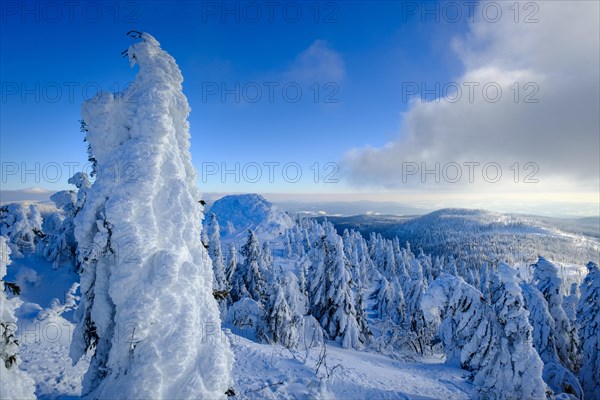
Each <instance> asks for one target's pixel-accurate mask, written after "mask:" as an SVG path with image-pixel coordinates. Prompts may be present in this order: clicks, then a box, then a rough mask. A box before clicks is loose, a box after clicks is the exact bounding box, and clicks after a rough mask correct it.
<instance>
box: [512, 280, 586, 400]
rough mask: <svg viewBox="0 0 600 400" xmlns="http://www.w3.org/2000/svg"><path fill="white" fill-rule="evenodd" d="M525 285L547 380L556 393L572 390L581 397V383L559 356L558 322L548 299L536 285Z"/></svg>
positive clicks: (525, 298)
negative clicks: (556, 322) (549, 307)
mask: <svg viewBox="0 0 600 400" xmlns="http://www.w3.org/2000/svg"><path fill="white" fill-rule="evenodd" d="M521 288H522V290H523V298H524V300H525V305H526V308H527V311H529V322H530V323H531V326H532V328H533V330H532V335H533V346H534V347H535V349H536V350H537V352H538V354H539V355H540V358H541V359H542V361H543V362H544V370H543V378H544V381H545V382H546V383H547V384H548V386H549V387H550V388H551V389H552V390H553V391H554V393H556V394H558V393H569V394H572V395H574V396H575V397H577V398H578V399H581V398H582V396H583V392H582V389H581V385H580V384H579V382H578V381H577V378H576V377H575V375H573V374H572V373H571V372H570V371H569V370H568V369H567V368H565V366H564V365H563V364H562V362H561V361H560V358H559V356H558V352H557V350H556V338H555V337H554V331H555V321H554V318H552V315H550V311H549V310H548V302H546V299H545V298H544V296H543V295H542V293H541V292H540V291H539V290H538V289H537V288H536V287H535V286H534V285H532V284H528V283H522V284H521Z"/></svg>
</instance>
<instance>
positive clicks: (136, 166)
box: [71, 34, 233, 398]
mask: <svg viewBox="0 0 600 400" xmlns="http://www.w3.org/2000/svg"><path fill="white" fill-rule="evenodd" d="M140 39H141V40H140V41H139V42H137V43H135V44H133V45H132V46H130V47H129V49H128V52H127V53H128V55H129V61H130V63H131V65H132V66H133V65H135V64H137V65H139V72H138V75H137V76H136V79H135V82H134V84H132V85H130V86H129V87H128V88H127V89H126V91H125V93H122V94H112V93H100V94H98V95H97V96H96V97H95V98H94V99H92V100H90V101H87V102H85V103H84V105H83V106H82V117H83V119H84V120H85V122H86V139H87V142H88V143H89V145H90V154H91V155H92V156H93V157H94V159H95V160H96V161H97V171H99V172H102V173H98V174H96V179H95V181H94V183H93V184H92V185H91V186H90V188H89V189H88V190H87V195H86V196H87V197H86V200H85V203H84V204H83V206H82V208H81V209H80V211H79V212H78V213H77V216H76V217H75V238H76V240H77V242H78V246H80V248H79V261H80V262H81V279H80V280H81V282H80V284H81V286H80V289H81V302H80V304H79V306H78V309H77V311H76V320H77V321H78V323H77V326H76V328H75V331H74V332H73V340H72V342H71V358H72V359H73V360H74V361H77V360H78V359H79V358H81V357H82V356H84V355H85V354H87V353H92V356H91V360H90V364H89V368H88V371H87V372H86V374H85V376H84V379H83V384H82V386H83V389H82V395H83V396H89V397H93V398H192V397H195V398H198V397H201V398H216V397H222V396H223V395H224V393H225V391H226V390H227V389H228V387H229V386H230V384H231V375H230V373H231V368H232V365H233V354H232V352H231V349H230V348H229V344H228V342H227V341H226V340H223V337H222V336H221V335H220V334H218V333H219V332H218V330H217V331H216V332H213V333H212V334H211V333H210V331H207V329H213V328H207V327H219V326H220V325H221V320H220V316H219V310H218V305H217V302H216V301H215V299H214V297H213V293H212V281H213V272H212V267H211V264H210V262H209V261H208V255H207V254H206V250H205V248H204V247H203V245H202V242H201V240H200V237H201V232H202V226H201V223H202V220H203V218H204V215H203V212H202V207H201V205H200V204H199V203H198V199H199V198H200V197H201V196H200V193H199V190H198V188H197V187H196V173H195V170H194V166H193V164H192V161H191V155H190V152H189V138H190V136H189V124H188V122H187V116H188V114H189V111H190V109H189V105H188V102H187V99H186V98H185V96H184V95H183V92H182V82H183V77H182V75H181V72H180V70H179V67H178V66H177V63H176V62H175V60H174V59H173V57H171V56H170V55H169V54H168V53H166V52H165V51H164V50H162V49H161V48H160V44H159V43H158V41H156V40H155V39H154V38H153V37H152V36H150V35H148V34H142V35H141V37H140ZM123 98H126V99H128V100H129V101H123ZM115 166H117V167H120V168H123V169H125V168H127V172H128V173H127V174H123V175H119V176H118V177H117V179H115V175H113V174H110V173H109V171H113V170H114V168H115ZM125 329H126V330H127V331H126V332H124V330H125ZM198 335H201V339H202V340H200V339H199V337H198ZM124 337H126V338H127V339H126V340H124ZM207 360H210V362H208V363H207ZM164 376H168V377H169V379H163V377H164Z"/></svg>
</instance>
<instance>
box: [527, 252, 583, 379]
mask: <svg viewBox="0 0 600 400" xmlns="http://www.w3.org/2000/svg"><path fill="white" fill-rule="evenodd" d="M533 282H534V283H535V285H536V286H537V288H538V289H539V291H540V292H541V293H542V294H543V295H544V298H545V299H546V301H547V302H548V310H549V311H550V315H552V318H553V319H554V321H555V326H554V329H553V332H552V335H553V336H554V338H555V340H556V341H555V344H556V350H557V352H558V356H559V358H560V360H561V363H562V364H563V365H564V366H565V367H567V368H568V369H569V370H574V367H575V359H576V353H577V332H576V331H575V329H574V328H573V327H572V326H571V322H570V321H569V319H568V318H567V314H566V313H565V310H564V309H563V307H562V299H563V296H562V294H561V290H562V289H561V288H562V279H561V278H560V277H559V276H558V269H557V268H556V266H554V264H552V263H551V262H550V261H548V260H546V259H545V258H543V257H541V256H540V257H539V259H538V261H537V262H536V263H535V264H534V265H533Z"/></svg>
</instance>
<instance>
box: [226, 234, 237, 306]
mask: <svg viewBox="0 0 600 400" xmlns="http://www.w3.org/2000/svg"><path fill="white" fill-rule="evenodd" d="M236 270H237V249H236V248H235V244H233V243H231V244H230V245H229V250H228V252H227V268H226V269H225V280H226V282H227V287H228V289H229V291H230V292H231V288H232V287H233V283H234V279H235V274H236ZM229 298H230V299H231V293H230V295H229Z"/></svg>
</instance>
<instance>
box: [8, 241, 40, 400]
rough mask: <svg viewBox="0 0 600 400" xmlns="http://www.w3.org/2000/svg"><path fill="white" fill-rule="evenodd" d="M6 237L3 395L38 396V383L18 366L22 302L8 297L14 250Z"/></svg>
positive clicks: (13, 396) (29, 397)
mask: <svg viewBox="0 0 600 400" xmlns="http://www.w3.org/2000/svg"><path fill="white" fill-rule="evenodd" d="M6 242H7V240H6V238H5V237H4V236H0V382H1V383H0V398H2V399H35V394H34V392H35V383H34V381H33V379H31V378H30V377H29V376H28V375H27V374H26V373H25V372H24V371H21V370H20V369H19V366H18V350H19V343H18V341H17V338H16V336H15V334H16V329H17V317H15V311H16V309H17V308H18V307H19V306H20V305H21V303H22V302H21V301H20V300H19V299H18V298H16V297H13V298H11V299H9V298H8V296H7V294H6V292H5V290H4V289H5V285H6V282H5V281H4V277H5V276H6V266H7V265H8V264H10V258H9V257H10V249H9V247H8V246H7V244H6Z"/></svg>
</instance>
